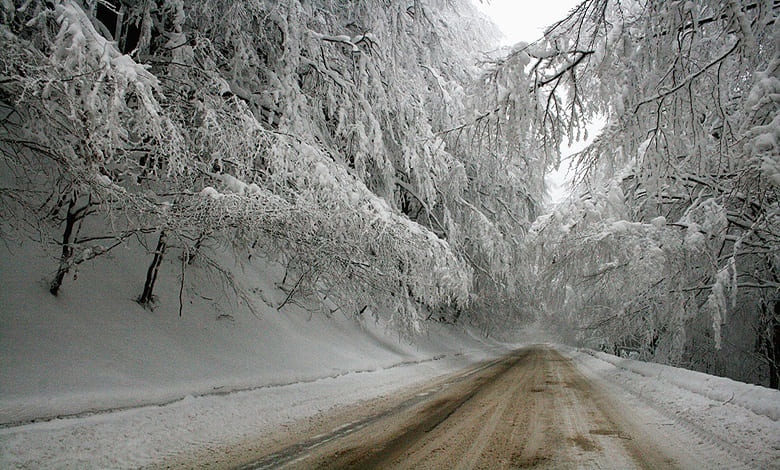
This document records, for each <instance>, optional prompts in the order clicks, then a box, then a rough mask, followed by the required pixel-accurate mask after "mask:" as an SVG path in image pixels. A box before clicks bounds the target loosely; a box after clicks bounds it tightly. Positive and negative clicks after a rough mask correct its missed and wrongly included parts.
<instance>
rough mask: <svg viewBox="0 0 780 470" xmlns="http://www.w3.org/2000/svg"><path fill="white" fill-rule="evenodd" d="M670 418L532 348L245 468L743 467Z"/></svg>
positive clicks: (738, 460)
mask: <svg viewBox="0 0 780 470" xmlns="http://www.w3.org/2000/svg"><path fill="white" fill-rule="evenodd" d="M357 415H360V413H358V414H357ZM342 419H346V418H344V417H343V416H342ZM669 421H670V420H669V419H668V418H666V417H664V416H662V415H661V414H659V413H658V412H656V411H655V410H653V409H651V408H649V407H647V406H644V405H641V404H637V403H631V404H628V403H625V402H624V400H623V399H621V398H619V397H618V396H617V394H616V393H614V390H610V389H609V387H608V386H607V385H606V384H600V383H597V382H595V381H592V380H589V379H587V378H586V377H585V376H584V375H583V374H582V373H580V372H579V371H578V370H577V369H576V368H575V367H574V364H573V363H572V362H571V361H570V360H569V359H567V358H565V357H563V356H562V355H561V354H560V353H558V352H557V351H556V350H554V349H551V348H548V347H544V346H534V347H529V348H525V349H522V350H519V351H516V352H514V353H513V354H510V355H509V356H506V357H504V358H501V359H499V360H496V361H492V362H489V363H486V364H482V365H480V366H478V367H475V368H472V369H470V370H468V371H466V372H465V373H461V374H459V375H456V376H453V377H450V378H449V379H447V380H446V381H443V382H441V383H439V384H436V385H435V386H431V385H429V386H428V387H427V388H423V389H421V390H418V391H417V393H413V394H409V395H407V396H406V397H399V399H398V401H397V402H396V403H394V404H392V405H390V406H388V407H387V408H386V409H384V410H382V411H380V412H378V413H376V412H375V414H373V415H371V416H368V417H364V418H362V419H358V420H355V421H347V422H332V423H330V424H329V426H330V427H331V429H332V430H331V431H330V432H326V433H320V434H318V435H317V436H314V437H311V438H309V439H308V440H306V439H303V440H301V441H298V442H288V443H287V444H286V447H284V446H283V447H282V448H281V449H280V450H279V451H277V452H275V453H273V454H271V455H267V456H265V457H263V458H262V459H260V460H255V461H254V462H251V463H248V464H246V463H245V464H243V465H242V466H241V468H253V469H257V468H277V467H288V468H410V469H411V468H415V469H417V468H614V469H618V468H619V469H631V468H749V465H748V464H746V463H745V456H739V455H733V452H729V451H728V450H727V449H724V448H722V447H718V446H717V445H713V444H712V443H711V442H707V441H706V440H702V439H701V438H700V436H697V435H696V433H693V432H691V430H690V429H686V428H685V427H684V426H679V425H678V424H677V423H674V422H669Z"/></svg>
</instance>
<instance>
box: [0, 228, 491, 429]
mask: <svg viewBox="0 0 780 470" xmlns="http://www.w3.org/2000/svg"><path fill="white" fill-rule="evenodd" d="M35 248H37V247H35V246H34V245H33V244H32V243H29V242H26V243H25V244H23V245H21V246H15V247H10V253H9V252H8V251H6V250H7V248H2V249H3V250H4V251H5V253H4V255H3V256H2V257H0V285H2V286H3V289H2V290H0V305H2V309H0V324H2V330H1V331H0V377H2V381H0V423H3V424H8V423H19V422H27V421H31V420H37V419H40V418H51V417H54V416H62V415H73V414H82V413H85V412H93V411H100V410H105V409H111V408H126V407H134V406H139V405H143V404H158V403H169V402H172V401H176V400H180V399H181V398H183V397H184V396H188V395H204V394H210V393H215V392H217V393H224V392H228V391H231V390H246V389H252V388H256V387H261V386H271V385H281V384H289V383H296V382H310V381H313V380H317V379H321V378H324V377H337V376H340V375H343V374H348V373H352V372H358V371H361V372H364V371H374V370H377V369H385V368H392V367H397V366H399V365H402V364H415V363H420V362H426V361H434V360H438V359H442V358H445V357H453V356H456V355H460V354H471V353H476V354H477V357H482V356H484V354H486V352H485V351H486V350H489V349H490V348H492V347H493V346H495V345H492V344H488V343H486V342H484V341H482V340H477V339H474V338H472V337H471V336H470V335H469V333H468V332H467V330H465V329H462V328H450V327H445V326H440V327H436V326H433V327H432V329H431V331H430V332H429V334H428V335H426V336H423V337H418V338H415V340H414V343H413V344H412V342H411V341H409V340H408V339H407V338H404V337H401V336H399V335H398V333H397V332H395V331H394V330H391V329H388V328H385V327H384V326H383V325H382V324H380V323H377V322H375V321H374V319H373V318H371V317H370V314H368V313H367V314H366V316H367V317H368V318H366V319H364V321H362V322H358V321H356V320H355V319H354V318H352V317H347V316H345V315H343V314H342V313H340V312H338V311H336V312H333V313H331V312H329V311H328V312H323V311H321V310H317V306H316V305H307V304H305V303H298V304H296V303H288V304H287V305H285V306H284V307H283V308H282V309H280V310H277V309H276V308H275V306H278V305H280V304H281V303H282V302H283V300H284V299H285V297H286V293H285V291H284V290H282V289H280V288H278V287H277V286H276V285H275V282H280V281H281V280H282V279H283V277H284V270H283V269H280V267H279V266H278V265H275V264H273V263H271V264H266V263H260V262H255V263H253V264H252V265H251V266H245V267H244V268H243V269H242V268H239V267H237V266H233V268H234V269H235V271H234V273H235V282H236V283H237V284H238V285H241V286H243V287H244V288H245V289H247V290H248V291H249V292H251V293H253V295H252V296H251V298H250V300H251V301H252V302H254V303H255V305H254V307H255V310H256V312H257V315H255V314H253V313H252V312H251V311H250V310H249V309H248V308H247V307H246V306H244V305H240V303H237V302H236V300H235V299H234V298H231V297H230V296H228V295H227V294H225V293H224V290H223V288H222V286H221V285H220V281H219V279H218V278H214V277H209V276H205V275H202V277H201V278H197V277H195V278H191V279H189V281H188V284H187V290H188V291H187V292H186V296H185V297H183V298H184V299H185V305H184V306H183V310H182V316H181V317H179V314H178V308H179V304H178V297H179V279H177V270H176V269H175V268H174V267H170V266H166V269H162V270H161V278H160V279H159V281H158V282H160V283H161V284H160V287H161V288H160V290H159V298H158V300H157V305H158V307H157V308H156V309H154V310H153V311H149V310H147V309H144V308H142V307H141V306H140V305H139V304H138V303H137V302H136V301H135V299H136V297H137V296H138V292H139V289H140V287H141V286H139V285H138V282H137V281H138V280H139V279H143V277H142V273H143V271H144V270H145V269H146V267H145V266H144V263H143V262H142V260H143V259H144V258H145V256H143V254H144V253H143V252H142V250H140V247H136V250H133V249H127V250H124V251H120V252H116V253H115V254H114V255H113V256H111V257H110V258H106V259H102V260H98V261H96V262H94V263H93V264H92V265H90V266H89V269H85V270H83V271H82V272H79V273H78V279H77V280H73V278H70V279H68V281H67V282H68V286H67V287H68V288H67V289H65V290H63V292H62V293H61V294H60V295H59V296H57V297H54V296H51V295H49V294H48V292H47V283H46V279H44V278H43V276H42V275H41V273H46V272H47V270H48V269H51V265H52V263H51V259H50V258H47V257H46V256H44V255H39V254H37V253H40V251H39V250H38V249H35ZM223 261H224V262H225V263H228V264H229V263H230V261H229V258H228V257H227V256H225V259H224V260H223ZM177 262H178V260H176V259H174V260H170V261H168V262H167V263H166V264H170V265H176V264H177ZM189 272H190V275H191V276H197V275H198V274H197V273H198V271H197V270H196V269H190V270H189ZM488 354H489V353H488Z"/></svg>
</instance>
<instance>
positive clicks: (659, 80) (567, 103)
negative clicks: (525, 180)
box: [501, 0, 780, 386]
mask: <svg viewBox="0 0 780 470" xmlns="http://www.w3.org/2000/svg"><path fill="white" fill-rule="evenodd" d="M779 12H780V7H778V5H777V2H773V1H716V0H700V1H671V2H654V1H639V0H630V1H621V0H588V1H584V2H582V3H581V4H580V5H579V6H578V7H576V8H575V9H574V10H573V11H572V12H571V14H570V15H569V16H568V17H567V18H565V19H563V20H562V21H560V22H559V23H557V24H555V25H553V26H552V27H551V28H549V29H548V30H547V32H546V34H545V37H544V38H543V39H542V40H540V41H538V42H537V43H535V44H532V45H529V46H526V47H521V48H520V49H519V50H518V51H517V52H515V53H514V54H515V55H522V54H526V55H528V56H529V57H530V58H531V63H530V65H529V67H530V73H531V76H532V77H533V86H532V89H534V90H538V89H541V90H543V92H544V93H549V94H548V95H547V96H546V97H545V95H542V97H543V98H544V99H543V100H542V101H538V100H537V102H538V103H540V104H539V105H537V106H538V107H540V108H539V109H543V113H542V116H543V117H542V118H541V122H542V123H547V124H545V126H547V125H553V124H554V123H559V124H560V128H559V130H558V132H559V134H560V132H563V131H564V130H566V131H567V132H568V133H569V135H570V136H572V135H575V136H576V132H577V130H578V129H583V128H584V127H583V123H584V122H585V120H587V119H589V118H591V117H592V116H596V115H603V116H605V118H606V121H607V124H606V126H605V127H604V129H603V130H602V132H601V134H600V135H599V136H598V137H597V138H596V139H595V141H594V143H593V144H592V145H590V146H588V147H587V148H586V149H585V150H584V151H583V152H581V153H580V154H579V156H578V170H577V172H576V177H577V181H578V186H577V188H578V189H577V192H578V193H579V194H580V195H581V199H579V200H575V201H574V202H571V203H569V204H568V205H566V206H564V207H562V208H559V209H558V211H556V212H554V213H553V214H552V215H551V216H550V218H549V219H547V220H545V221H540V222H538V223H537V229H538V230H537V233H538V234H542V233H544V234H545V235H539V236H538V237H537V238H536V248H535V249H537V250H539V253H548V254H549V253H552V255H551V256H550V255H545V256H543V257H542V258H541V259H540V263H541V266H542V271H543V273H544V276H543V277H542V279H544V280H550V279H552V280H553V281H554V283H553V285H555V286H557V287H558V289H556V290H549V289H548V290H547V291H546V297H545V302H547V303H548V305H547V307H548V309H549V310H548V313H552V314H554V315H556V316H557V317H559V318H563V317H569V316H571V315H581V317H580V318H577V319H576V321H574V322H573V323H572V325H578V326H580V327H586V328H589V330H588V332H589V333H588V334H589V335H591V336H592V337H606V339H607V341H608V342H612V343H624V344H628V343H631V345H632V346H634V347H637V348H639V349H641V350H643V351H644V352H645V353H647V354H649V355H651V356H654V357H656V359H660V360H663V361H667V362H674V363H678V364H684V365H688V366H693V367H695V368H699V369H703V370H709V371H716V372H719V373H725V374H729V375H732V376H735V377H739V378H742V379H748V380H758V373H757V372H756V371H755V370H749V368H745V367H744V364H745V363H748V364H756V365H758V364H761V363H763V364H765V366H764V367H766V366H768V367H767V368H768V369H769V374H768V375H769V382H770V383H771V385H773V386H777V383H778V382H777V381H778V369H777V360H778V354H780V352H779V351H778V342H779V341H780V328H779V326H780V323H778V322H779V321H780V318H778V316H777V315H778V312H777V310H778V309H777V302H778V292H779V290H778V287H780V286H779V285H778V277H777V271H778V259H777V246H778V233H780V227H779V226H778V222H779V219H778V205H777V204H778V197H777V196H778V185H780V181H779V180H778V178H777V175H778V171H777V168H778V155H780V152H778V135H779V134H778V133H780V121H778V119H780V117H779V116H780V114H778V110H779V109H780V102H779V101H778V96H780V95H778V93H777V91H778V85H780V81H778V66H780V56H778V53H779V52H778V43H777V38H778V34H777V27H778V26H777V21H776V20H777V15H778V13H779ZM523 87H524V89H525V88H527V87H526V85H525V84H524V85H523ZM556 88H557V91H559V92H560V93H559V94H558V96H557V97H552V98H550V96H552V94H553V93H554V92H553V90H554V89H556ZM544 90H550V91H548V92H546V91H544ZM506 109H509V108H508V107H507V106H504V107H502V108H501V110H506ZM502 112H503V111H502ZM537 126H538V125H537ZM542 128H545V129H551V130H555V129H554V128H550V127H544V126H542ZM617 206H620V207H621V210H620V211H618V212H615V211H614V209H612V208H614V207H617ZM553 232H555V233H557V235H553V234H552V233H553ZM551 240H556V241H555V242H551ZM594 254H595V255H594ZM544 282H545V281H542V282H541V284H542V287H545V286H544ZM551 289H553V288H551ZM550 302H552V303H554V304H555V305H554V306H550V305H549V303H550ZM568 302H575V304H572V305H577V306H578V308H579V309H580V310H579V311H576V310H575V311H572V310H571V307H572V305H569V304H567V303H568ZM629 338H631V339H630V340H629ZM756 343H757V344H756ZM756 346H757V347H756ZM664 348H665V349H664ZM662 349H664V352H662V351H661V350H662ZM740 364H743V365H740ZM762 375H763V376H764V377H767V375H766V372H763V373H762Z"/></svg>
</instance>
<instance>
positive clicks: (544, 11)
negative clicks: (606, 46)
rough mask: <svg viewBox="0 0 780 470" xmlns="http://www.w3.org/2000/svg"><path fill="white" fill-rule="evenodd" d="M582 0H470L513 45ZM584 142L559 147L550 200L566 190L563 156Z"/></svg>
mask: <svg viewBox="0 0 780 470" xmlns="http://www.w3.org/2000/svg"><path fill="white" fill-rule="evenodd" d="M581 1H582V0H537V1H530V0H483V1H482V3H480V0H473V2H474V4H475V5H476V6H477V8H478V9H480V10H481V11H482V12H483V13H485V14H486V15H488V16H489V17H490V18H491V19H492V20H493V22H494V23H496V24H497V25H498V27H499V28H501V31H502V32H503V33H504V36H506V37H505V38H504V45H512V44H516V43H518V42H520V41H525V42H531V41H534V40H536V39H539V38H540V37H541V36H542V33H543V32H544V30H545V28H547V27H548V26H550V25H551V24H553V23H555V22H556V21H558V20H560V19H562V18H564V17H565V16H566V14H567V13H569V11H571V9H572V8H574V7H575V6H577V4H578V3H580V2H581ZM598 128H600V126H594V127H593V128H591V129H590V130H589V133H592V134H595V132H593V131H597V130H598ZM583 147H584V143H582V142H578V143H576V144H575V145H573V146H572V147H568V146H566V145H564V146H563V148H562V149H561V151H562V154H563V156H564V161H563V162H561V167H560V169H558V171H553V172H552V173H550V174H548V175H547V182H548V183H549V185H550V188H549V189H550V197H551V199H552V201H553V202H558V201H561V200H562V199H563V198H565V197H566V196H567V195H568V193H569V188H568V187H567V185H566V182H567V180H568V179H569V178H570V177H571V175H568V174H567V172H568V170H569V161H568V160H566V159H565V158H566V157H567V156H568V155H570V154H572V153H573V152H575V151H578V150H581V149H582V148H583Z"/></svg>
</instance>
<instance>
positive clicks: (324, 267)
mask: <svg viewBox="0 0 780 470" xmlns="http://www.w3.org/2000/svg"><path fill="white" fill-rule="evenodd" d="M778 14H780V1H778V0H687V1H682V0H673V1H654V0H584V1H582V2H581V3H579V4H578V5H577V6H576V8H574V9H573V10H572V11H571V12H570V13H569V14H568V15H567V16H566V17H564V18H561V19H560V21H558V22H557V23H555V24H553V25H551V26H550V27H549V28H548V29H547V30H546V31H545V33H544V35H543V37H541V38H539V39H538V40H537V41H535V42H532V43H519V44H516V45H514V46H512V47H505V48H498V47H496V44H497V38H498V37H499V34H500V33H499V31H498V30H497V29H496V27H495V26H494V25H493V24H492V23H491V22H490V21H489V20H488V19H487V18H486V17H484V16H482V15H481V14H480V13H479V12H478V11H477V10H476V8H475V7H474V5H473V4H472V2H471V1H470V0H406V1H397V0H360V1H353V0H312V1H307V0H286V1H277V0H246V1H238V2H229V1H213V0H189V1H184V0H3V1H2V2H0V38H1V39H0V41H1V43H0V47H2V51H1V52H0V220H2V222H0V240H2V242H3V243H2V244H0V251H2V250H4V249H7V247H8V246H12V245H14V244H15V243H18V241H19V240H26V241H27V242H32V243H35V244H36V247H37V249H39V250H40V251H41V252H44V253H47V254H49V255H50V258H51V269H50V271H49V272H44V273H41V275H42V276H44V275H45V276H47V290H48V294H45V293H42V295H44V294H45V295H53V296H57V295H60V294H61V292H63V291H65V290H67V289H68V288H69V285H70V284H71V283H75V282H79V280H78V273H79V271H85V270H89V269H90V264H91V263H93V262H94V261H95V260H97V259H102V258H106V257H110V256H111V254H112V253H114V252H115V251H118V250H122V249H127V248H128V247H135V248H139V247H140V249H142V250H143V252H144V253H145V254H146V258H145V264H146V266H148V269H147V270H146V276H145V278H144V279H138V280H137V281H138V282H137V285H138V292H137V295H138V297H137V302H138V304H140V306H141V307H143V308H146V309H149V310H154V309H155V307H156V306H157V305H158V302H159V301H160V300H159V298H158V296H157V295H156V294H157V291H155V287H156V280H157V277H158V275H159V273H160V271H161V270H175V274H176V276H178V279H179V280H180V290H179V293H178V299H179V306H178V312H179V315H180V316H182V317H183V321H186V316H187V312H186V301H185V300H186V299H185V298H184V297H185V296H186V294H187V289H186V285H187V283H188V282H189V279H190V278H191V277H192V275H193V273H196V272H206V271H207V272H210V273H212V274H213V275H214V276H216V277H217V278H219V279H220V282H221V286H222V289H223V290H224V293H225V295H226V296H229V297H230V298H232V299H234V301H235V302H236V304H237V305H238V304H240V305H243V306H244V307H245V308H249V309H250V310H251V305H252V302H251V301H250V300H251V298H252V296H253V295H254V294H253V292H252V291H251V290H249V289H248V288H247V286H244V285H241V283H240V282H237V281H236V278H235V276H234V274H233V273H232V272H231V268H230V267H229V266H226V265H225V264H224V263H223V262H222V260H223V259H224V258H223V257H221V256H220V254H222V253H226V252H227V253H230V255H231V256H232V257H233V258H234V259H235V260H236V263H238V264H243V265H249V264H252V263H255V262H256V261H257V260H258V259H264V260H270V261H272V262H274V263H278V264H279V265H281V266H283V268H284V278H283V279H280V280H279V282H280V284H281V285H283V286H285V289H286V292H287V297H286V299H285V300H284V302H282V303H280V304H278V305H275V306H274V307H275V308H277V309H284V308H285V307H286V306H287V305H288V304H290V303H293V302H296V301H299V299H303V298H305V299H306V301H307V302H310V303H311V302H320V303H322V304H323V305H328V306H334V307H333V308H331V307H327V309H326V310H328V311H330V313H331V314H332V313H334V312H335V311H336V310H338V311H339V312H340V313H342V314H347V315H349V316H351V317H354V319H355V321H359V322H360V321H370V319H371V318H372V317H373V318H382V319H384V320H386V321H388V322H390V323H391V324H392V325H393V327H394V328H395V329H397V331H398V332H399V333H400V334H403V335H405V336H406V337H408V338H409V339H410V341H414V338H415V336H416V335H420V334H423V333H424V332H425V331H426V328H427V326H428V325H430V324H432V323H452V324H467V325H471V326H475V327H476V328H478V329H479V330H480V331H482V333H483V334H484V335H488V336H492V337H495V338H499V339H506V340H510V339H511V337H512V335H513V334H514V333H516V332H517V331H518V330H519V329H521V328H523V326H524V325H528V324H530V323H534V322H537V323H539V324H542V325H544V326H545V327H546V328H547V329H549V330H551V331H554V332H556V333H557V334H559V335H560V337H561V340H562V341H564V342H566V343H569V344H573V345H583V346H588V347H591V348H594V349H599V348H600V349H602V350H605V351H608V352H613V353H617V354H622V355H630V356H631V357H636V358H639V359H642V360H648V361H654V362H659V363H663V364H669V365H674V366H679V367H684V368H688V369H692V370H698V371H703V372H707V373H710V374H716V375H721V376H726V377H731V378H734V379H736V380H741V381H745V382H751V383H757V384H763V385H767V386H770V387H772V388H780V369H778V365H780V278H779V277H778V267H779V266H780V257H779V256H780V255H779V254H778V241H779V239H780V207H779V206H778V202H779V201H778V190H779V189H780V151H779V149H780V34H778V28H780V26H778V23H777V21H776V20H777V17H778ZM594 122H604V125H603V127H601V128H600V129H598V130H597V131H595V134H596V135H594V136H589V135H588V134H589V132H593V123H594ZM588 137H591V138H592V139H591V140H589V142H590V143H589V144H588V145H587V146H586V147H585V148H584V150H582V151H580V152H578V153H576V154H575V155H574V156H572V157H570V162H565V163H570V164H571V170H570V173H569V177H570V179H571V183H570V190H571V194H570V196H569V197H567V198H566V199H565V200H564V201H562V202H560V203H557V204H552V203H551V201H550V199H549V197H548V196H547V191H548V188H547V185H548V183H547V182H546V180H545V175H546V174H548V173H549V172H550V171H552V170H554V169H556V168H558V167H559V166H560V165H561V164H562V161H561V148H562V146H564V145H567V144H570V143H575V142H578V141H581V140H585V139H587V138H588ZM99 290H100V286H95V295H96V296H97V295H100V293H99ZM139 308H140V307H139ZM334 308H335V310H334Z"/></svg>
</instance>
